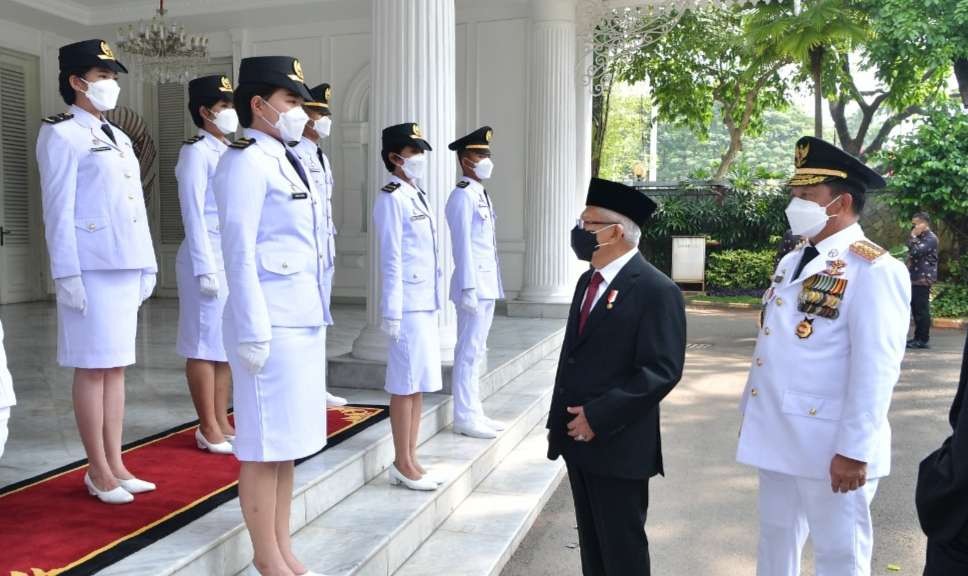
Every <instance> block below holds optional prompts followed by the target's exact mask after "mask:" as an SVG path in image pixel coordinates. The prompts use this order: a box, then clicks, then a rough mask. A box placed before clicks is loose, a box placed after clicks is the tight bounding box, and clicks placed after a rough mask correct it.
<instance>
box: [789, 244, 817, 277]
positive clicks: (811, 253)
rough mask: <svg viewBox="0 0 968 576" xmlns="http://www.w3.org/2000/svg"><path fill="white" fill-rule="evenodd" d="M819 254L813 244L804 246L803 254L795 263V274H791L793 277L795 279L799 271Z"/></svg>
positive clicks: (798, 275)
mask: <svg viewBox="0 0 968 576" xmlns="http://www.w3.org/2000/svg"><path fill="white" fill-rule="evenodd" d="M819 255H820V252H818V251H817V249H816V248H814V247H813V246H807V247H806V248H804V249H803V256H801V257H800V263H799V264H797V272H796V274H794V275H793V279H794V280H796V279H797V278H799V277H800V273H801V272H803V269H804V268H806V267H807V264H809V263H810V261H811V260H813V259H814V258H816V257H817V256H819Z"/></svg>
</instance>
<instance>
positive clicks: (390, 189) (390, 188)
mask: <svg viewBox="0 0 968 576" xmlns="http://www.w3.org/2000/svg"><path fill="white" fill-rule="evenodd" d="M399 187H400V183H399V182H390V183H389V184H387V185H386V186H384V187H383V188H380V190H382V191H383V192H388V193H391V194H392V193H393V192H396V190H397V188H399Z"/></svg>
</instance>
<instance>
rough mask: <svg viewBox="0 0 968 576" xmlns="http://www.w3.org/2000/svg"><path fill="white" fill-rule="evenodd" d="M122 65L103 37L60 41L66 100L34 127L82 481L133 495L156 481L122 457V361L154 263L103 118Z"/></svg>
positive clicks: (140, 210)
mask: <svg viewBox="0 0 968 576" xmlns="http://www.w3.org/2000/svg"><path fill="white" fill-rule="evenodd" d="M118 72H127V70H126V69H125V67H124V66H123V65H122V64H121V63H120V62H118V61H117V60H116V59H115V57H114V53H113V52H112V51H111V47H110V46H108V44H107V42H104V41H102V40H85V41H83V42H77V43H75V44H69V45H67V46H63V47H61V49H60V75H59V78H58V80H59V85H60V93H61V96H62V97H63V99H64V102H65V103H67V104H68V105H69V106H70V111H69V112H67V113H63V114H57V115H55V116H50V117H48V118H45V119H44V123H43V125H42V126H41V129H40V135H39V137H38V139H37V164H38V167H39V169H40V181H41V190H42V196H43V209H44V228H45V234H46V239H47V250H48V252H49V254H50V265H51V272H52V274H51V276H52V278H53V279H54V284H55V286H56V289H57V361H58V363H59V364H60V365H61V366H70V367H73V368H75V371H74V389H73V396H74V415H75V416H76V418H77V428H78V430H79V431H80V435H81V442H82V443H83V444H84V451H85V452H86V453H87V459H88V463H89V468H88V471H87V473H86V474H85V476H84V483H85V485H86V486H87V489H88V492H90V494H91V495H93V496H96V497H97V498H98V499H100V500H101V501H102V502H107V503H111V504H122V503H127V502H131V501H132V500H133V499H134V497H133V494H138V493H140V492H147V491H150V490H154V489H155V486H154V484H151V483H150V482H145V481H142V480H139V479H137V478H136V477H135V476H134V474H132V473H131V472H130V471H129V470H128V469H127V468H126V467H125V465H124V462H123V461H122V458H121V430H122V426H123V421H124V368H125V366H130V365H131V364H134V362H135V337H136V335H137V330H138V308H139V307H140V306H141V304H142V302H144V301H145V300H146V299H147V298H148V297H149V296H150V295H151V293H152V291H153V290H154V287H155V275H156V273H157V270H158V268H157V265H156V263H155V254H154V249H153V247H152V243H151V233H150V232H149V230H148V215H147V212H146V210H145V200H144V194H143V192H142V189H141V169H140V166H139V165H138V159H137V157H136V156H135V151H134V148H133V147H132V145H131V140H130V139H129V138H128V136H127V135H126V134H125V133H124V132H122V131H121V129H119V128H117V127H116V126H112V125H111V124H109V123H108V121H107V120H106V119H105V118H104V116H103V113H104V112H105V111H108V110H111V109H113V108H114V107H115V105H116V103H117V100H118V95H119V94H120V91H121V88H120V86H119V85H118V82H117V75H118Z"/></svg>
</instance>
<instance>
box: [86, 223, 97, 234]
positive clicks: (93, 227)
mask: <svg viewBox="0 0 968 576" xmlns="http://www.w3.org/2000/svg"><path fill="white" fill-rule="evenodd" d="M87 229H88V230H90V231H91V232H94V230H96V229H97V224H94V223H93V222H91V223H90V224H88V225H87Z"/></svg>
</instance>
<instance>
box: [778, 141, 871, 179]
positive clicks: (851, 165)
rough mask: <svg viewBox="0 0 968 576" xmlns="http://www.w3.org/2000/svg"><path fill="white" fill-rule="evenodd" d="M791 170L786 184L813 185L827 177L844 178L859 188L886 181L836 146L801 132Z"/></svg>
mask: <svg viewBox="0 0 968 576" xmlns="http://www.w3.org/2000/svg"><path fill="white" fill-rule="evenodd" d="M794 165H795V169H794V173H793V177H792V178H791V179H790V181H789V183H788V184H789V185H790V186H813V185H815V184H823V183H825V182H830V181H831V180H846V181H847V182H849V183H851V184H853V185H854V186H855V187H857V188H859V189H860V190H862V191H867V190H876V189H878V188H883V187H884V186H886V185H887V183H886V182H884V178H882V177H881V175H880V174H878V173H877V172H876V171H874V170H873V169H872V168H870V167H869V166H867V165H866V164H864V163H863V162H861V161H860V159H858V158H855V157H854V156H852V155H850V154H848V153H847V152H845V151H843V150H841V149H840V148H838V147H837V146H835V145H833V144H831V143H830V142H827V141H825V140H821V139H819V138H814V137H813V136H805V137H803V138H801V139H800V140H799V141H798V142H797V146H796V152H795V154H794Z"/></svg>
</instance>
